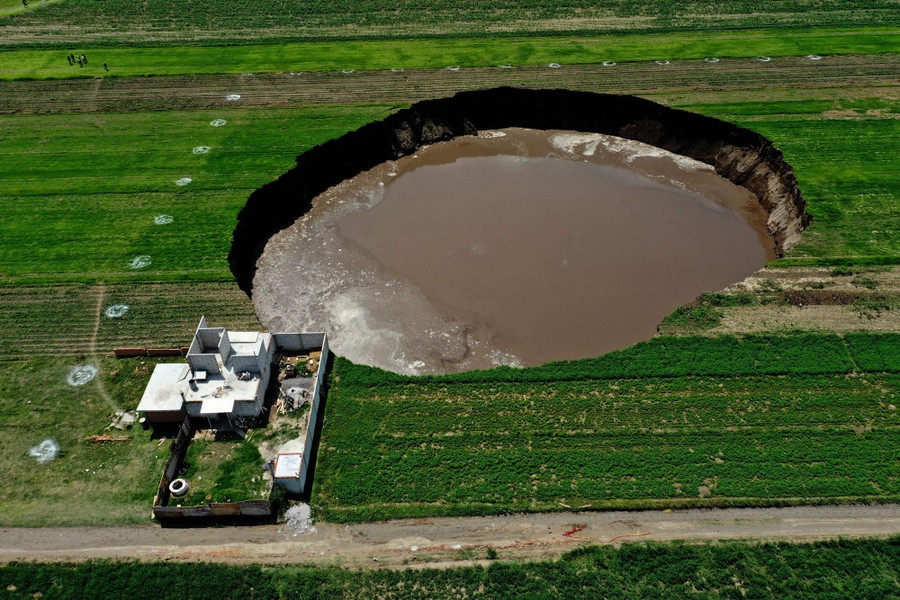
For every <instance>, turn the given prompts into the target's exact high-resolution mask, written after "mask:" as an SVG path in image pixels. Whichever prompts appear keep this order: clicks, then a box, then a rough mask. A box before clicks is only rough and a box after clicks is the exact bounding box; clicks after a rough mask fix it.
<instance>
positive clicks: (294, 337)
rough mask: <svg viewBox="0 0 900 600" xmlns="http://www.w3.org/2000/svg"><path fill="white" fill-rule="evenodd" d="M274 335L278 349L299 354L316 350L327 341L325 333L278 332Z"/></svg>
mask: <svg viewBox="0 0 900 600" xmlns="http://www.w3.org/2000/svg"><path fill="white" fill-rule="evenodd" d="M273 337H274V338H275V349H276V350H277V351H284V352H297V353H299V354H308V353H310V352H313V351H316V350H318V349H319V348H321V347H322V345H323V344H324V343H325V334H324V333H276V334H274V335H273Z"/></svg>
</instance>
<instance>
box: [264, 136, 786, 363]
mask: <svg viewBox="0 0 900 600" xmlns="http://www.w3.org/2000/svg"><path fill="white" fill-rule="evenodd" d="M766 216H767V215H766V214H765V211H764V210H763V209H762V208H761V207H760V206H759V204H758V202H757V201H756V199H755V198H754V197H753V196H752V195H751V194H750V193H749V192H748V191H747V190H745V189H744V188H741V187H739V186H736V185H734V184H732V183H731V182H729V181H727V180H725V179H723V178H721V177H719V176H718V175H716V174H715V173H714V172H713V170H712V168H711V167H709V166H707V165H705V164H703V163H699V162H697V161H693V160H691V159H689V158H686V157H682V156H677V155H673V154H669V153H667V152H665V151H663V150H660V149H658V148H655V147H652V146H647V145H644V144H640V143H636V142H632V141H629V140H624V139H622V138H616V137H611V136H604V135H599V134H582V133H573V132H559V131H552V132H545V131H532V130H523V129H510V130H504V131H499V132H484V133H482V134H481V135H480V136H478V137H466V138H457V139H455V140H452V141H450V142H444V143H441V144H436V145H433V146H430V147H426V148H422V149H420V150H419V151H418V152H417V153H416V154H415V155H413V156H409V157H405V158H403V159H400V160H399V161H395V162H390V163H386V164H384V165H381V166H379V167H377V168H376V169H373V170H372V171H369V172H367V173H364V174H361V175H359V176H357V177H356V178H354V179H352V180H349V181H346V182H344V183H342V184H340V185H338V186H336V187H334V188H332V189H330V190H329V191H328V192H326V193H325V194H322V195H321V196H319V197H318V198H317V199H316V200H315V202H314V203H313V209H312V210H311V211H310V212H309V213H308V214H307V215H305V216H304V217H302V218H301V219H300V220H298V221H297V223H295V224H294V226H292V227H291V228H289V229H287V230H285V231H283V232H281V233H279V234H278V235H277V236H275V237H274V238H273V239H272V240H271V241H270V242H269V244H268V245H267V247H266V250H265V252H264V253H263V256H262V257H261V259H260V261H259V263H258V268H257V274H256V278H255V280H254V293H253V301H254V303H255V305H256V308H257V312H258V314H259V316H260V319H261V321H262V322H263V323H264V324H266V325H268V326H269V327H270V328H272V329H274V330H282V331H284V330H304V331H328V332H329V336H330V340H331V346H332V348H333V349H334V351H335V352H337V353H338V354H340V355H343V356H346V357H347V358H350V359H351V360H353V361H355V362H361V363H365V364H371V365H375V366H379V367H382V368H386V369H389V370H392V371H398V372H405V373H440V372H454V371H461V370H468V369H474V368H487V367H491V366H495V365H500V364H508V365H535V364H541V363H544V362H547V361H551V360H562V359H574V358H583V357H589V356H597V355H600V354H603V353H605V352H609V351H611V350H615V349H619V348H624V347H627V346H629V345H631V344H634V343H635V342H638V341H641V340H645V339H648V338H650V337H652V336H653V335H654V333H655V332H656V326H657V324H658V323H659V321H660V320H662V319H663V318H664V317H665V316H666V315H667V314H668V313H669V312H671V311H672V310H674V309H675V308H676V307H678V306H679V305H681V304H685V303H687V302H690V301H691V300H693V299H694V298H695V297H696V296H697V295H699V294H701V293H703V292H706V291H712V290H718V289H721V288H723V287H725V286H727V285H729V284H731V283H734V282H736V281H740V280H742V279H744V278H745V277H747V276H748V275H750V274H751V273H753V272H754V271H756V270H758V269H759V268H761V267H762V266H763V265H765V264H766V262H768V261H769V260H771V259H772V258H773V257H774V242H773V241H772V239H771V238H770V237H769V236H768V235H767V233H766V229H765V222H766Z"/></svg>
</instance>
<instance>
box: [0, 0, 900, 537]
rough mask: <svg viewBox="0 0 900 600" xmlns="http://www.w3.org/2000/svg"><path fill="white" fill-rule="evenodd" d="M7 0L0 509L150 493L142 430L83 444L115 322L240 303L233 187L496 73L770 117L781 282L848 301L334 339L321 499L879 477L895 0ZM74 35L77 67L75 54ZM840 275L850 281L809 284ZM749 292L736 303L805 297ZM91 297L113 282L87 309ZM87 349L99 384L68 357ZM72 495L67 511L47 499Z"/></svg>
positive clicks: (354, 512) (159, 338) (894, 434)
mask: <svg viewBox="0 0 900 600" xmlns="http://www.w3.org/2000/svg"><path fill="white" fill-rule="evenodd" d="M29 4H30V7H29V8H28V9H27V10H26V9H24V7H22V6H21V2H18V5H17V4H16V3H14V2H12V1H11V0H2V1H0V48H3V50H2V51H0V52H2V58H3V59H4V60H3V61H0V203H2V208H3V214H4V216H3V218H2V219H0V240H2V242H0V304H2V310H0V365H2V368H0V426H2V429H3V431H4V434H3V435H0V456H2V457H3V458H4V459H5V460H4V468H3V475H4V478H3V483H2V484H0V504H2V506H3V508H4V510H3V511H2V516H0V524H2V525H4V526H16V525H21V526H35V525H53V524H66V525H77V524H113V523H123V522H125V523H136V522H143V521H144V520H145V519H147V518H148V515H149V504H150V500H151V498H152V495H153V493H154V491H155V486H156V484H157V482H158V477H159V473H160V468H161V464H162V462H161V461H163V460H164V455H165V453H166V449H167V445H166V444H164V445H162V446H157V445H156V443H157V442H156V440H151V439H150V438H149V435H146V433H145V432H143V431H142V430H141V431H131V432H129V435H131V436H132V439H131V440H130V441H128V442H119V443H116V444H115V445H92V444H91V443H90V442H87V441H85V437H86V436H88V435H93V434H97V433H102V432H103V431H104V428H105V427H106V426H107V425H108V424H109V421H110V418H111V416H112V413H113V412H114V411H115V410H116V408H129V409H130V408H134V406H135V405H136V403H137V401H138V399H139V397H140V391H141V389H142V388H143V385H144V384H145V382H146V380H147V377H149V367H150V366H151V363H150V361H145V362H146V364H143V365H142V364H140V361H121V362H117V361H115V360H113V359H111V358H108V356H107V355H108V353H109V352H110V351H111V349H112V348H115V347H118V346H149V347H156V346H160V347H172V346H176V347H177V346H180V345H183V344H184V343H186V342H187V341H188V340H189V338H190V335H191V332H192V331H193V328H194V327H195V325H196V322H197V319H199V317H200V315H202V314H205V315H206V316H207V318H208V319H209V321H210V322H211V323H214V324H217V325H225V326H228V327H234V328H239V329H245V328H249V329H256V328H258V327H260V325H259V324H258V322H257V320H256V317H255V315H254V313H253V308H252V304H251V303H250V301H249V300H248V299H247V298H246V296H244V295H242V293H241V292H240V291H239V290H238V289H237V288H236V286H235V285H234V284H233V281H232V276H231V273H230V272H229V270H228V265H227V262H226V258H225V257H226V254H227V252H228V250H229V247H230V242H231V232H232V230H233V227H234V225H235V223H236V215H237V212H238V210H239V209H240V208H241V206H243V204H244V202H245V201H246V198H247V197H248V196H249V194H250V193H251V192H252V191H253V190H254V189H256V188H258V187H259V186H261V185H263V184H264V183H266V182H269V181H272V180H274V179H275V178H276V177H278V176H279V175H280V174H281V173H283V172H285V171H286V170H287V169H289V168H290V167H291V165H292V164H293V161H294V157H295V156H296V155H297V154H299V153H300V152H303V151H304V150H307V149H309V148H311V147H312V146H314V145H316V144H319V143H322V142H324V141H327V140H329V139H332V138H335V137H338V136H340V135H341V134H343V133H344V132H347V131H350V130H353V129H356V128H357V127H359V126H361V125H363V124H365V123H368V122H370V121H373V120H378V119H381V118H384V117H385V116H386V115H388V114H390V113H391V112H392V111H394V110H397V109H398V108H401V107H403V106H406V105H408V104H409V103H411V102H413V101H416V100H418V99H422V98H428V97H439V96H444V95H447V94H450V93H453V92H454V91H456V90H460V89H466V88H481V87H489V86H493V85H497V84H499V83H502V84H506V85H521V86H530V87H544V88H547V87H570V88H575V89H587V90H596V91H604V92H619V93H636V94H639V95H641V96H644V97H647V98H649V99H652V100H655V101H657V102H661V103H664V104H667V105H670V106H674V107H680V108H685V109H687V110H692V111H695V112H700V113H703V114H707V115H710V116H713V117H717V118H721V119H724V120H728V121H731V122H734V123H737V124H739V125H742V126H745V127H748V128H750V129H753V130H755V131H758V132H760V133H762V134H763V135H765V136H767V137H769V138H770V139H771V140H772V141H773V142H774V143H775V145H776V146H777V147H778V148H780V149H781V150H782V151H783V152H784V154H785V157H786V159H787V161H788V162H789V163H790V164H792V165H793V166H794V167H795V170H796V175H797V178H798V181H799V184H800V187H801V189H802V191H803V193H804V196H805V198H806V200H807V202H808V205H809V211H810V213H811V214H812V215H813V217H814V221H813V224H812V226H811V227H810V229H809V230H807V231H806V232H805V234H804V236H803V239H802V241H801V243H800V244H799V245H798V246H797V247H795V248H794V249H793V251H792V252H791V253H790V254H789V255H788V256H787V257H785V258H784V259H780V260H779V261H776V263H775V264H774V265H773V266H774V267H775V268H778V269H781V270H782V271H784V272H790V271H791V270H794V271H796V272H800V271H801V270H803V269H805V270H804V271H803V273H807V271H809V270H810V269H816V268H819V269H821V272H815V273H813V275H814V277H812V279H813V280H814V281H813V282H812V283H810V282H807V283H804V284H801V285H800V287H801V288H802V289H803V290H804V292H806V291H809V290H810V289H814V290H824V291H823V293H822V295H821V296H822V297H821V299H820V300H821V301H822V302H824V303H828V302H834V303H840V302H844V303H848V302H852V303H859V306H856V305H853V306H855V307H856V309H857V312H858V323H859V326H858V327H856V326H855V324H856V323H857V321H855V320H852V319H857V316H855V313H854V314H853V315H851V320H850V321H849V322H845V324H844V325H841V327H840V328H839V329H834V330H829V327H833V325H830V324H828V323H826V324H825V325H816V324H815V323H812V324H808V325H807V326H805V327H801V328H800V329H802V331H800V332H791V331H787V332H785V331H783V330H782V329H777V328H774V329H773V330H771V331H769V330H766V329H765V327H763V328H762V331H761V332H760V331H758V329H759V328H757V329H754V332H755V335H752V336H747V335H744V334H742V333H740V332H739V333H737V334H735V336H731V337H729V336H722V335H720V334H719V333H717V331H716V329H715V328H714V327H713V328H711V329H708V330H702V331H699V333H701V334H702V335H704V336H711V337H662V338H657V339H656V340H654V341H651V342H648V343H646V344H643V345H641V346H638V347H636V348H633V349H631V350H629V351H627V352H625V353H619V354H614V355H611V356H607V357H601V358H597V359H587V360H584V361H575V362H572V363H567V364H551V365H548V366H546V367H539V368H533V369H526V370H514V369H497V370H494V371H489V372H483V373H474V374H463V375H460V376H454V377H447V378H438V379H423V380H409V379H406V378H402V377H399V376H393V375H390V374H384V373H381V372H377V371H373V370H371V369H367V368H364V367H355V366H352V365H349V364H347V363H346V362H344V361H339V362H338V369H337V371H336V377H335V379H334V384H333V386H332V396H331V398H330V399H329V403H328V408H327V414H326V424H325V429H324V437H323V439H324V446H323V448H322V452H321V453H320V457H321V458H322V462H321V464H320V465H319V468H318V470H317V480H316V485H315V488H314V495H313V504H314V506H315V508H316V510H317V511H318V516H319V517H322V516H325V517H328V518H332V519H342V520H360V519H371V518H388V517H396V516H413V515H435V514H473V513H474V514H480V513H496V512H502V511H507V510H549V509H554V508H556V509H558V508H564V506H561V504H560V503H563V504H565V505H569V506H582V505H588V504H590V505H591V507H592V508H601V507H605V506H619V507H622V506H624V507H638V506H645V507H648V506H684V505H691V504H697V505H725V504H733V505H756V504H779V503H810V502H846V501H897V500H898V494H900V488H898V480H897V475H896V474H897V472H898V465H900V456H898V454H897V450H896V448H897V447H898V446H900V445H898V443H897V442H898V439H900V438H898V422H897V412H896V406H897V405H898V402H897V392H898V389H900V386H898V383H900V382H898V379H897V373H898V370H900V367H898V364H897V356H900V352H897V348H898V341H897V339H898V337H897V335H896V334H897V331H893V332H891V331H888V333H886V334H885V333H863V332H858V333H854V332H856V331H857V329H859V330H862V329H863V325H864V324H865V325H868V324H870V322H872V321H877V320H878V319H884V318H887V317H890V316H891V315H894V313H895V312H896V310H897V307H898V305H900V294H898V293H897V289H898V287H897V285H896V284H894V283H891V282H892V281H893V280H894V279H896V276H895V275H896V272H897V268H896V265H897V264H898V263H900V210H898V200H900V198H898V190H900V185H898V183H900V180H898V175H897V174H898V173H900V159H898V157H900V142H898V140H900V125H898V119H897V114H898V112H900V100H898V98H900V95H898V90H900V86H898V82H897V79H896V72H897V65H898V64H900V61H898V45H900V36H898V30H897V28H896V26H895V23H894V22H893V21H892V20H891V15H892V14H893V13H894V12H896V10H895V7H894V4H893V3H891V2H886V1H884V2H860V3H854V5H853V7H852V8H850V7H848V6H847V5H845V4H844V3H840V2H829V1H800V0H791V1H789V2H779V3H777V4H776V3H766V2H756V1H749V0H748V1H739V2H733V3H729V4H728V5H727V6H726V5H723V4H721V3H715V2H690V3H676V4H675V5H670V4H669V3H662V2H652V3H637V2H633V1H630V0H628V1H626V0H623V1H621V2H615V3H606V4H604V5H603V6H602V7H601V6H597V5H596V3H590V2H586V1H582V0H577V1H575V2H572V3H568V4H567V5H566V6H565V7H557V6H555V5H551V4H549V3H544V2H538V1H535V2H528V3H513V2H503V3H499V4H497V5H496V6H495V9H494V10H488V9H487V8H486V7H485V5H484V4H483V3H476V2H464V3H456V4H453V5H452V6H451V5H447V4H446V3H444V4H441V3H435V2H432V1H431V0H421V1H419V2H415V3H413V2H401V3H393V4H388V3H385V2H378V3H373V2H365V3H362V4H360V3H353V5H352V6H350V5H348V4H346V3H340V2H339V3H337V4H335V3H319V2H311V3H302V4H298V3H293V2H291V3H287V2H282V1H281V0H277V1H273V2H267V3H264V4H259V3H256V4H253V3H229V4H226V5H222V4H221V3H212V2H209V1H208V0H203V1H202V2H197V1H194V2H192V3H190V6H188V4H187V3H182V2H170V3H161V2H154V3H149V4H146V5H145V4H141V3H130V2H121V1H120V0H114V1H112V0H109V1H101V0H67V1H60V2H54V3H50V2H46V3H45V2H39V1H36V0H33V1H31V2H30V3H29ZM6 13H10V14H6ZM4 15H6V16H4ZM286 15H287V16H288V17H289V18H287V19H286V18H285V16H286ZM282 21H288V22H289V24H288V25H284V26H281V25H280V24H281V22H282ZM501 33H502V36H500V35H495V34H501ZM225 39H227V40H229V42H231V43H233V44H234V45H231V46H223V45H221V44H222V40H225ZM250 41H252V42H253V45H239V44H240V43H246V42H250ZM276 42H277V43H276ZM71 51H78V52H79V53H81V52H84V53H86V54H87V55H88V56H89V58H90V62H89V64H88V66H87V67H84V68H79V67H77V66H74V67H72V66H70V65H68V64H67V63H66V61H65V55H66V54H67V53H69V52H71ZM806 54H819V55H823V56H824V59H823V60H822V61H809V60H807V59H805V58H804V56H805V55H806ZM710 55H717V56H721V57H723V60H722V61H721V62H720V63H717V64H715V65H712V64H707V63H704V62H703V61H702V58H704V57H706V56H710ZM759 55H767V56H772V57H773V60H772V61H771V62H769V63H759V62H758V61H757V60H756V57H757V56H759ZM663 58H664V59H671V60H672V64H671V65H668V66H665V67H661V66H657V65H654V64H653V63H652V62H650V61H652V60H654V59H663ZM608 60H612V61H617V62H619V64H618V65H617V66H616V67H615V68H605V67H602V66H601V63H602V62H603V61H608ZM103 62H107V63H108V64H109V66H110V71H109V73H107V72H106V71H104V70H103V68H102V64H103ZM550 62H558V63H561V64H563V68H561V69H555V70H551V69H548V68H546V66H545V65H546V64H547V63H550ZM500 64H510V65H512V66H513V67H514V68H513V69H506V70H503V69H498V68H496V67H497V66H498V65H500ZM451 65H460V66H462V67H464V68H462V69H461V70H460V71H459V72H453V73H451V72H449V71H447V70H446V69H445V68H444V67H447V66H451ZM391 68H403V69H405V71H404V72H403V73H389V72H388V71H387V69H391ZM351 69H353V70H355V72H354V73H352V74H348V75H346V76H345V75H343V74H342V73H341V70H351ZM289 71H304V74H303V75H302V76H299V75H298V76H290V75H288V74H287V73H285V72H289ZM244 73H248V74H249V73H255V75H254V76H253V77H250V76H247V77H245V76H243V75H242V74H244ZM229 93H240V94H242V99H241V101H239V102H229V101H227V100H225V96H226V94H229ZM216 119H224V120H225V121H227V123H226V124H225V125H223V126H221V127H214V126H212V125H211V122H212V121H214V120H216ZM200 147H203V148H204V150H205V149H206V148H208V151H205V152H204V151H203V150H201V151H199V153H195V152H194V149H195V148H200ZM183 178H190V179H191V181H190V183H188V184H187V185H184V186H179V185H177V184H176V182H177V181H178V180H181V179H183ZM160 216H167V217H172V220H171V222H167V221H168V219H163V224H157V223H156V221H155V218H156V217H160ZM142 256H147V257H149V259H150V262H149V264H147V265H146V266H143V267H141V268H132V266H131V265H132V261H134V260H135V259H136V258H137V257H142ZM867 269H868V270H867ZM877 269H881V270H880V271H879V270H877ZM892 278H893V279H892ZM851 280H852V281H854V282H856V283H850V282H851ZM766 285H768V284H766ZM813 285H815V286H818V287H817V288H813V287H811V286H813ZM841 286H843V287H841ZM835 289H837V290H846V289H849V290H850V292H846V291H845V292H841V293H843V294H844V296H840V294H836V295H835V296H834V298H832V299H829V298H828V297H826V294H825V292H828V291H831V290H835ZM764 291H765V293H763V292H760V293H759V294H757V295H756V296H753V297H751V298H750V300H749V301H748V302H747V307H748V310H749V308H752V307H757V308H758V307H760V306H766V307H769V308H771V310H775V311H778V310H782V309H783V310H784V311H787V310H789V309H793V307H794V306H795V305H796V304H797V301H795V300H793V299H792V298H791V297H788V296H786V294H788V293H789V292H790V291H791V290H787V289H781V288H779V289H775V286H774V284H773V285H772V286H771V289H769V287H766V289H765V290H764ZM766 294H768V295H766ZM847 294H850V295H849V296H847ZM748 297H749V296H748ZM848 298H849V299H848ZM744 299H746V298H743V297H739V296H737V295H735V296H729V297H727V298H724V299H723V297H718V296H717V297H716V299H715V303H714V304H712V303H710V302H707V305H706V306H707V308H709V307H711V308H710V309H709V310H707V312H708V313H714V314H713V317H714V318H716V319H719V320H721V314H720V313H716V311H721V310H725V309H726V308H727V310H730V311H732V312H734V311H737V312H740V311H741V310H743V309H744V305H743V304H742V303H741V302H742V301H743V300H744ZM113 304H125V305H127V306H129V310H128V312H127V313H126V314H125V315H124V316H122V317H119V318H108V317H106V316H104V314H103V311H104V310H105V309H106V308H107V307H109V306H111V305H113ZM723 307H725V308H723ZM729 314H732V313H729ZM748 314H750V313H748ZM692 318H694V316H691V315H688V316H687V317H686V320H687V321H688V325H690V324H691V322H690V321H691V319H692ZM718 322H719V321H716V323H718ZM713 325H715V323H713ZM679 327H681V328H680V329H679ZM701 329H702V328H701ZM889 329H890V327H889V326H887V327H882V331H884V330H889ZM673 331H674V332H675V333H684V332H687V333H698V330H696V329H695V330H694V331H693V332H692V331H691V330H690V327H688V326H687V325H684V324H683V323H682V324H681V325H677V324H676V326H674V329H673ZM809 331H814V332H815V333H813V334H810V333H809ZM838 333H839V334H840V335H836V334H838ZM86 362H91V363H95V364H96V365H97V366H98V367H99V368H100V373H101V375H100V378H99V380H97V381H100V382H103V384H104V386H103V387H100V386H99V385H98V383H97V381H95V382H91V383H89V384H87V385H86V386H84V387H81V388H73V387H71V386H68V385H67V384H66V383H65V375H66V373H67V372H68V369H70V368H71V367H72V366H74V365H77V364H83V363H86ZM892 407H894V408H892ZM51 435H53V436H56V438H57V439H58V441H59V442H60V444H61V446H62V448H63V453H62V454H61V455H60V456H59V457H58V458H57V459H56V460H55V461H53V462H51V463H48V464H46V465H38V464H36V463H35V461H34V458H32V457H31V456H29V455H28V450H29V448H31V447H33V446H34V445H35V444H37V443H38V442H40V441H41V440H42V439H44V438H45V437H48V436H51ZM201 450H203V448H201V447H200V446H198V447H197V449H196V451H198V452H199V451H201ZM254 458H255V457H254ZM249 462H252V461H247V463H248V464H249ZM410 473H414V474H415V475H416V476H415V477H411V476H410ZM704 488H705V489H704ZM700 496H703V497H702V498H701V497H700ZM73 498H77V499H78V503H79V505H80V506H83V507H86V508H84V509H83V510H78V511H72V510H67V507H68V506H69V504H70V503H71V501H72V499H73Z"/></svg>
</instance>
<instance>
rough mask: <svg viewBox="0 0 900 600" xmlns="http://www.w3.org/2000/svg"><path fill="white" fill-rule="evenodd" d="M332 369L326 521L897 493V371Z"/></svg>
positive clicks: (323, 479) (323, 491)
mask: <svg viewBox="0 0 900 600" xmlns="http://www.w3.org/2000/svg"><path fill="white" fill-rule="evenodd" d="M865 337H866V336H864V335H860V336H858V337H857V338H855V339H854V344H864V341H863V340H864V339H865ZM895 337H897V336H895ZM873 339H874V343H876V344H884V343H886V340H888V339H889V337H888V336H884V337H881V336H875V337H874V338H873ZM347 367H348V364H347V363H345V362H339V363H338V365H337V370H336V372H335V375H336V376H335V378H334V382H333V386H332V389H331V392H330V395H329V400H328V418H327V421H326V424H325V429H324V432H323V441H322V450H321V454H320V457H321V459H320V460H321V462H320V463H319V470H318V473H317V483H316V486H317V492H316V494H317V497H318V498H319V502H320V508H321V509H322V510H324V511H325V514H328V515H330V516H331V517H332V518H340V519H344V518H347V519H355V518H364V515H365V514H367V512H366V511H367V510H368V509H365V508H364V507H367V506H370V505H378V506H380V507H381V508H380V509H379V512H378V516H379V517H382V518H384V517H390V516H400V515H413V514H417V515H422V514H458V513H466V512H484V511H487V512H496V511H502V510H517V509H521V510H525V509H535V508H552V507H553V506H558V504H559V503H560V502H561V503H564V504H566V505H569V506H575V505H584V504H596V503H601V504H602V503H605V502H612V501H616V502H619V501H622V502H624V503H625V505H626V506H627V503H628V502H635V503H640V502H645V501H651V500H652V501H686V500H691V501H699V500H701V499H704V500H705V499H707V498H709V499H710V501H713V500H714V501H722V500H729V499H730V500H734V501H738V502H741V503H744V504H746V503H753V502H755V501H757V500H767V501H773V500H779V499H790V498H805V499H807V500H812V499H823V498H845V497H854V498H890V499H896V498H898V497H900V479H898V478H897V477H896V464H897V461H898V460H900V452H898V450H897V447H896V443H895V442H896V439H897V435H898V432H900V413H898V411H897V405H898V390H900V386H898V383H900V381H898V379H897V375H891V374H883V375H874V374H873V375H854V376H845V375H808V376H797V375H793V376H788V377H784V376H776V377H761V376H755V377H738V378H720V377H719V378H704V377H678V378H665V379H654V378H640V379H633V380H621V379H617V380H610V381H568V382H562V381H561V382H555V383H554V382H544V383H529V382H527V381H519V382H506V383H490V382H480V383H465V384H462V383H457V384H452V385H451V384H449V383H447V382H443V383H442V382H436V381H433V380H431V381H429V380H427V379H425V380H417V381H419V383H411V382H410V383H407V384H405V385H395V386H380V387H378V388H375V389H371V388H365V387H357V386H346V385H345V384H344V382H345V381H346V379H345V375H346V369H347Z"/></svg>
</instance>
